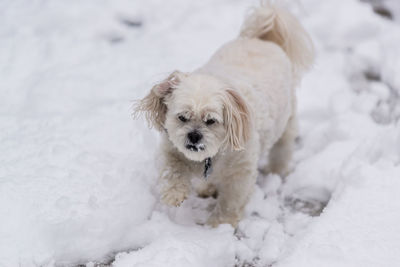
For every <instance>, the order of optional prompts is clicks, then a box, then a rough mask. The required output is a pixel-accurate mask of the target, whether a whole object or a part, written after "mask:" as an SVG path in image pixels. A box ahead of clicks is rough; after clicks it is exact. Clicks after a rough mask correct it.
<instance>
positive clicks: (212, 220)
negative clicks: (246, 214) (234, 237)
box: [207, 211, 240, 228]
mask: <svg viewBox="0 0 400 267" xmlns="http://www.w3.org/2000/svg"><path fill="white" fill-rule="evenodd" d="M239 220H240V218H239V216H224V215H222V214H220V213H219V212H215V211H214V212H213V213H211V215H210V217H209V218H208V220H207V224H208V225H210V226H212V227H217V226H218V225H220V224H224V223H226V224H230V225H232V227H233V228H236V227H237V225H238V223H239Z"/></svg>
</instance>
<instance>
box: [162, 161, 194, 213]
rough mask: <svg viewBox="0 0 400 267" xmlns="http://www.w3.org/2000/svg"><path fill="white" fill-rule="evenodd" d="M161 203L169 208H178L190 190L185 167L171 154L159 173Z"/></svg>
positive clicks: (187, 170) (187, 169)
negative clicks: (161, 185)
mask: <svg viewBox="0 0 400 267" xmlns="http://www.w3.org/2000/svg"><path fill="white" fill-rule="evenodd" d="M160 180H161V181H160V182H161V184H163V187H162V189H161V201H162V202H163V203H164V204H166V205H169V206H176V207H177V206H180V205H181V203H182V202H183V201H184V200H185V199H186V198H187V197H188V196H189V194H190V190H191V182H190V174H189V168H188V167H187V165H186V164H185V163H184V162H182V161H181V160H180V159H179V158H176V157H174V156H173V155H171V154H168V155H167V161H166V165H165V166H164V168H163V171H162V173H161V177H160Z"/></svg>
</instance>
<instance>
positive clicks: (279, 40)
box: [135, 4, 314, 227]
mask: <svg viewBox="0 0 400 267" xmlns="http://www.w3.org/2000/svg"><path fill="white" fill-rule="evenodd" d="M313 55H314V54H313V45H312V42H311V40H310V38H309V36H308V35H307V33H306V32H305V30H304V29H303V27H302V26H301V25H300V24H299V22H298V21H297V19H296V18H294V17H293V16H292V15H291V14H290V13H288V12H287V11H285V10H283V9H280V8H278V7H276V6H273V5H271V4H265V5H263V6H261V7H259V8H257V9H255V10H254V12H253V13H252V14H251V15H250V16H249V17H248V18H247V20H246V21H245V23H244V25H243V28H242V30H241V33H240V36H239V38H237V39H235V40H233V41H231V42H229V43H227V44H225V45H224V46H223V47H222V48H220V49H219V50H218V51H217V52H216V53H215V54H214V56H212V58H211V59H210V60H209V62H208V63H207V64H205V65H204V66H203V67H201V68H199V69H198V70H196V71H194V72H192V73H182V72H179V71H175V72H174V73H172V74H171V75H170V76H169V77H168V78H167V79H165V80H164V81H162V82H161V83H159V84H157V85H155V86H154V87H153V88H152V89H151V91H150V93H149V94H148V95H147V96H146V97H145V98H144V99H142V100H140V101H139V102H137V105H136V106H135V115H136V116H138V115H139V114H140V113H145V115H146V118H147V120H148V122H149V123H150V125H151V126H154V127H155V128H156V129H158V130H159V131H160V132H161V133H162V137H163V138H162V146H161V150H162V153H163V155H164V156H165V165H164V167H163V170H162V174H161V180H162V181H164V182H165V185H164V187H163V189H162V192H161V193H162V195H161V199H162V201H163V202H164V203H165V204H167V205H172V206H179V205H180V204H181V203H182V202H183V201H184V200H185V198H186V197H187V196H188V194H189V193H190V190H191V188H192V184H191V178H192V177H196V176H197V177H204V178H206V179H207V184H206V185H207V186H205V187H203V189H202V191H201V192H200V194H201V195H211V194H213V193H214V192H215V190H216V192H217V193H218V199H217V205H216V207H215V209H214V211H213V212H212V214H211V216H210V218H209V219H208V224H210V225H212V226H217V225H218V224H221V223H230V224H231V225H233V226H234V227H235V226H236V225H237V223H238V222H239V220H240V219H241V217H242V213H243V209H244V207H245V205H246V203H247V201H248V199H249V197H250V195H251V193H252V190H253V188H254V185H255V181H256V177H257V173H258V172H257V168H258V161H259V159H260V157H261V156H262V155H269V156H268V165H267V166H265V167H263V169H262V171H263V172H273V173H278V174H280V175H282V176H284V175H286V174H287V173H288V171H289V169H288V162H289V161H290V159H291V154H292V150H293V143H294V139H295V137H296V134H297V131H296V96H295V86H296V85H297V83H298V82H299V79H300V77H301V74H302V73H303V72H304V71H305V70H306V69H307V68H309V67H310V65H311V64H312V61H313Z"/></svg>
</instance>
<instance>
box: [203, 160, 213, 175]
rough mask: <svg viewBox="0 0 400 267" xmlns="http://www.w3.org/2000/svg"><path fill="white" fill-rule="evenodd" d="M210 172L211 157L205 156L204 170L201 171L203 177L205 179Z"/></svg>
mask: <svg viewBox="0 0 400 267" xmlns="http://www.w3.org/2000/svg"><path fill="white" fill-rule="evenodd" d="M211 172H212V161H211V158H206V159H205V160H204V172H203V176H204V179H206V180H207V178H208V176H210V174H211Z"/></svg>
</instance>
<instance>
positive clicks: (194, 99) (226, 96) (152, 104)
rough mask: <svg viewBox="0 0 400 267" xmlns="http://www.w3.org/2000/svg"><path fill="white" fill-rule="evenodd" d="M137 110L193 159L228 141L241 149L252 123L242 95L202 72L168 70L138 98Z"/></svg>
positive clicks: (214, 152) (201, 159)
mask: <svg viewBox="0 0 400 267" xmlns="http://www.w3.org/2000/svg"><path fill="white" fill-rule="evenodd" d="M140 111H144V112H146V117H147V119H148V120H149V122H150V123H151V124H152V125H154V126H155V127H156V128H157V129H158V130H160V131H166V132H167V134H168V138H169V140H170V141H171V142H172V144H173V145H174V146H175V147H176V148H177V149H178V150H179V151H180V152H181V153H183V154H184V155H185V157H186V158H188V159H190V160H194V161H203V160H204V159H206V158H208V157H213V156H215V155H216V154H217V153H218V151H220V150H221V149H223V148H225V147H227V146H229V145H230V146H231V148H232V149H235V150H240V149H243V148H244V145H245V142H246V141H247V139H248V135H249V131H250V127H251V126H250V114H249V109H248V107H247V105H246V103H245V101H244V99H243V98H242V97H241V96H240V95H239V94H238V93H237V92H235V91H234V90H232V89H228V87H227V85H225V84H223V83H221V82H220V81H219V80H218V79H216V78H214V77H212V76H209V75H203V74H183V73H179V72H175V73H173V74H171V76H170V77H168V78H167V79H166V80H165V81H164V82H162V83H160V84H158V85H156V86H155V87H153V89H152V91H151V92H150V94H149V95H148V96H147V97H145V98H144V99H143V100H141V102H139V105H138V106H137V107H136V112H140Z"/></svg>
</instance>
